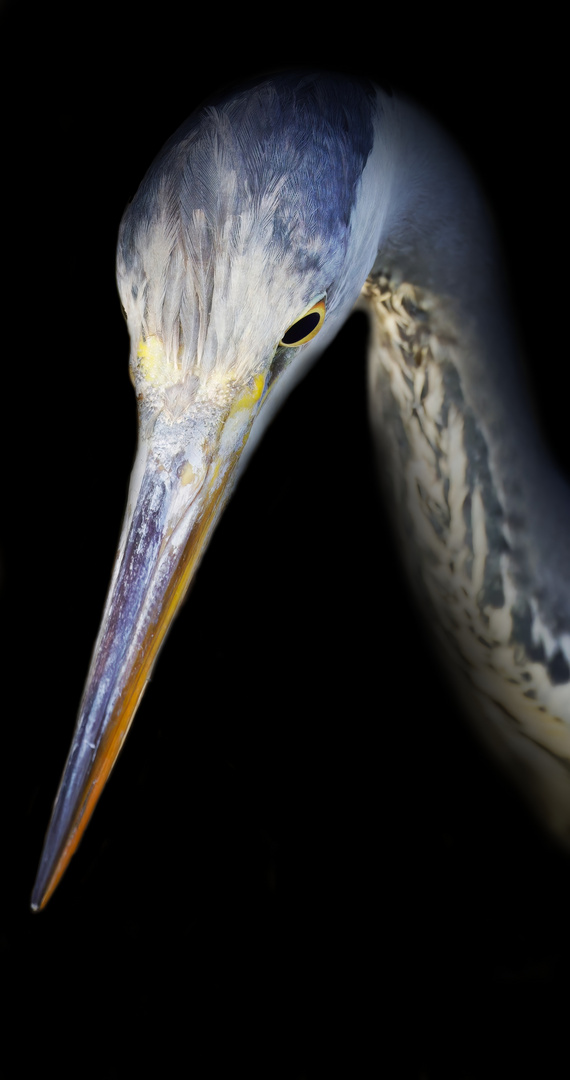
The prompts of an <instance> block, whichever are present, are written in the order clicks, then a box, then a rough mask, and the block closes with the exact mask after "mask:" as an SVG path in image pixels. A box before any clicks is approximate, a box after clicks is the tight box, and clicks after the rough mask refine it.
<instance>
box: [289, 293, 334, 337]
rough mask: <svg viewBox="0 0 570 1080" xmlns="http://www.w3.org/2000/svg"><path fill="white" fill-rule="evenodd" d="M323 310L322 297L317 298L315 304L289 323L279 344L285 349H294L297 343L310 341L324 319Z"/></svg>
mask: <svg viewBox="0 0 570 1080" xmlns="http://www.w3.org/2000/svg"><path fill="white" fill-rule="evenodd" d="M325 312H326V304H325V298H324V297H323V298H322V300H317V302H316V304H313V306H312V308H309V310H308V311H306V312H305V314H304V315H302V316H301V318H300V319H297V321H296V322H294V323H291V326H290V327H289V329H288V330H286V331H285V333H284V334H283V337H282V338H281V341H280V342H279V344H280V345H284V346H285V348H287V349H292V348H295V349H296V348H297V346H298V345H304V344H305V342H306V341H310V340H311V338H314V337H315V335H316V334H318V332H319V330H320V329H321V326H322V325H323V322H324V321H325Z"/></svg>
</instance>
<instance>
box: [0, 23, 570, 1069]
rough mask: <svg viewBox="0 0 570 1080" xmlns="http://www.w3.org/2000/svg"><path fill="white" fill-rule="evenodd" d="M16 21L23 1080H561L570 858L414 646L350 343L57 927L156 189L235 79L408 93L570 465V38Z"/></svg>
mask: <svg viewBox="0 0 570 1080" xmlns="http://www.w3.org/2000/svg"><path fill="white" fill-rule="evenodd" d="M0 12H1V23H0V33H1V41H2V51H3V57H4V61H3V85H2V101H3V110H2V111H3V116H4V122H5V131H4V135H3V140H2V146H3V154H2V157H3V166H2V174H3V179H4V181H5V185H4V191H5V195H4V215H3V217H4V234H5V240H4V242H3V252H4V254H3V263H4V270H5V271H6V274H5V281H4V287H3V305H2V307H3V323H4V325H3V334H2V342H3V348H2V351H3V358H4V362H3V369H4V394H3V399H2V400H3V416H4V431H5V436H6V437H5V440H4V477H5V482H4V489H3V505H2V533H1V539H0V543H1V555H2V564H3V566H2V570H3V583H2V587H3V593H2V598H3V618H2V629H3V633H4V645H3V659H4V664H3V674H2V690H3V694H2V699H3V724H2V731H3V741H4V748H3V749H4V759H3V761H4V764H3V783H2V797H3V800H4V806H3V808H2V809H3V815H2V830H3V832H2V852H3V860H2V870H3V875H2V876H3V881H2V900H1V912H0V914H1V920H2V922H1V926H0V934H1V938H0V950H1V951H0V965H1V967H0V970H1V972H2V982H3V984H4V992H5V997H7V998H8V1001H9V1005H8V1009H7V1010H6V1008H4V1010H3V1025H4V1028H5V1030H4V1033H3V1036H2V1042H3V1045H4V1052H5V1053H8V1054H10V1053H13V1052H15V1053H17V1055H18V1062H19V1068H20V1071H21V1072H22V1074H27V1073H28V1072H30V1071H31V1070H32V1069H34V1068H36V1067H39V1066H40V1065H42V1064H47V1065H48V1066H50V1067H52V1066H55V1065H57V1069H58V1070H59V1072H60V1074H62V1075H67V1074H68V1073H69V1074H70V1075H71V1073H73V1074H74V1075H78V1074H80V1073H81V1072H82V1071H86V1072H87V1075H89V1072H90V1069H91V1068H95V1067H97V1068H98V1069H100V1070H101V1071H103V1072H104V1073H105V1074H106V1075H108V1076H119V1075H121V1076H123V1075H131V1073H133V1074H134V1073H135V1072H138V1071H139V1069H141V1068H145V1067H147V1068H148V1067H150V1068H152V1069H153V1070H154V1069H156V1068H160V1070H161V1072H162V1073H163V1074H165V1075H170V1074H172V1073H173V1072H174V1070H176V1071H177V1073H178V1072H179V1071H183V1072H188V1073H189V1074H192V1075H194V1074H195V1075H197V1076H205V1075H207V1076H213V1077H214V1076H222V1075H225V1074H226V1073H227V1072H231V1074H232V1075H236V1074H238V1075H241V1074H242V1073H243V1074H244V1075H246V1074H247V1075H249V1076H257V1075H259V1076H266V1077H271V1078H273V1077H275V1078H287V1080H301V1078H306V1080H312V1078H313V1077H320V1076H330V1075H333V1076H347V1075H350V1076H361V1075H373V1074H375V1075H381V1076H389V1077H400V1076H401V1077H407V1076H410V1077H415V1078H417V1080H440V1078H445V1077H453V1078H454V1080H475V1078H477V1080H479V1078H487V1077H493V1076H501V1077H510V1076H513V1077H514V1076H517V1077H519V1076H523V1075H532V1076H538V1075H540V1076H541V1077H557V1076H566V1075H567V1054H566V1027H567V1016H568V1007H569V1005H570V994H569V992H568V988H567V972H568V967H569V964H568V961H569V945H568V933H567V925H568V917H567V912H568V911H569V910H570V862H569V861H568V859H567V857H566V856H564V855H562V854H560V853H559V852H558V851H557V850H556V849H554V848H553V847H552V846H551V844H550V843H549V841H548V839H547V838H546V837H545V836H544V835H543V834H542V832H541V830H540V828H539V826H538V825H537V824H535V822H534V820H533V819H532V818H531V817H530V816H529V815H528V814H527V812H526V810H525V808H524V806H523V805H522V804H521V802H520V800H519V798H518V796H517V795H516V794H515V793H514V792H513V791H511V789H510V788H509V787H508V786H507V785H506V783H505V782H504V781H503V779H502V777H501V776H500V775H499V774H498V773H497V772H496V771H495V769H494V767H493V765H492V764H490V763H489V762H488V761H487V759H486V758H485V756H484V755H483V753H482V752H481V751H480V749H479V746H478V744H477V743H476V742H475V741H474V740H473V739H472V737H471V735H470V733H469V731H468V730H466V728H465V727H464V725H463V723H462V721H461V718H460V716H459V715H458V711H457V709H456V708H455V706H454V704H453V703H452V702H450V700H449V698H448V697H447V694H446V691H445V687H444V686H443V685H442V684H441V682H440V681H439V678H438V675H437V671H436V668H435V666H434V663H433V659H432V657H431V656H430V654H429V650H428V649H427V647H426V642H425V640H424V638H423V637H422V635H421V631H420V630H419V628H418V627H417V623H416V620H415V616H414V613H413V610H412V609H411V608H410V606H409V602H408V600H407V597H406V594H405V583H404V582H402V581H401V580H400V578H399V576H398V570H397V565H396V564H395V559H394V552H393V550H392V548H391V546H390V541H389V538H388V534H387V523H386V521H385V519H384V518H383V516H382V508H381V505H380V503H379V501H378V498H377V495H376V486H375V477H374V472H373V468H372V464H371V454H370V445H369V436H368V433H367V424H366V405H365V349H366V326H365V323H364V322H363V321H360V320H359V319H358V318H354V319H352V320H351V321H349V323H348V324H347V325H346V326H345V328H344V329H343V331H342V333H341V335H340V336H339V338H338V339H337V342H336V343H335V345H334V346H333V348H332V349H331V350H329V352H328V353H327V355H326V357H323V359H322V361H321V362H320V364H319V365H318V367H317V368H316V369H315V370H314V371H313V372H312V373H311V374H310V376H309V377H308V379H307V380H306V382H305V383H304V384H303V386H301V387H300V388H299V389H298V391H297V392H296V393H295V394H294V395H293V398H292V399H291V401H290V402H289V403H288V405H287V406H286V408H285V409H284V410H283V412H282V414H281V415H280V416H279V418H278V420H277V422H276V423H275V424H274V426H273V428H272V429H271V431H270V433H269V434H268V436H267V437H266V439H265V442H264V444H263V446H262V448H261V450H260V452H259V453H258V454H257V456H256V458H255V460H254V462H253V464H252V465H251V467H250V470H249V472H248V474H247V475H246V477H245V478H244V479H243V481H242V483H241V485H240V487H239V490H238V492H237V494H236V497H235V499H234V501H233V502H232V504H231V505H230V507H229V508H228V510H227V512H226V514H225V517H224V519H223V522H222V524H221V525H220V527H219V530H218V532H217V533H216V535H215V537H214V539H213V541H212V544H211V547H210V549H209V551H208V553H207V555H206V557H205V559H204V562H203V565H202V568H201V570H200V573H199V575H198V579H197V581H196V583H195V586H194V588H193V590H192V593H191V596H190V598H189V601H188V603H187V605H186V607H185V608H184V610H183V612H182V613H181V615H180V617H179V619H178V620H177V622H176V625H175V626H174V629H173V630H172V633H171V634H170V637H169V640H168V644H167V647H166V648H165V650H164V653H163V655H161V657H160V660H159V662H158V664H157V666H156V669H155V672H154V676H153V680H152V682H151V684H150V685H149V687H148V690H147V693H146V696H145V698H144V701H143V703H142V705H141V708H140V711H139V713H138V715H137V720H136V723H135V725H134V727H133V731H132V733H131V735H130V736H129V740H128V744H127V746H126V749H125V751H124V754H123V755H122V757H121V760H120V761H119V763H118V765H117V767H116V770H115V772H114V774H113V777H112V780H111V781H110V783H109V785H108V789H107V791H106V792H105V795H104V796H103V798H102V799H101V802H100V804H99V806H98V808H97V811H96V814H95V817H94V819H93V821H92V823H91V825H90V827H89V830H88V832H87V834H86V837H85V839H84V841H83V843H82V845H81V848H80V850H79V852H78V854H77V855H76V856H75V858H74V860H73V863H72V865H71V867H70V869H69V871H68V873H67V875H66V877H65V879H64V881H63V882H62V884H61V885H60V887H59V889H58V891H57V893H56V895H55V896H54V898H53V899H52V901H51V902H50V904H49V906H48V908H47V909H46V911H45V912H44V913H42V914H40V915H36V916H32V915H31V914H30V912H29V908H28V904H29V894H30V892H31V887H32V884H33V879H34V875H35V871H36V867H37V862H38V859H39V855H40V849H41V844H42V840H43V835H44V831H45V828H46V825H47V821H48V818H49V812H50V808H51V803H52V801H53V797H54V794H55V790H56V787H57V783H58V781H59V777H60V773H61V769H62V766H63V762H64V760H65V756H66V754H67V750H68V746H69V742H70V738H71V733H72V729H73V723H74V718H75V714H76V710H77V705H78V702H79V699H80V696H81V691H82V686H83V680H84V677H85V673H86V669H87V665H88V662H89V656H90V651H91V647H92V643H93V640H94V638H95V634H96V631H97V628H98V620H99V616H100V613H101V608H102V604H103V600H104V595H105V591H106V587H107V583H108V579H109V575H110V570H111V565H112V561H113V556H114V551H115V545H116V541H117V537H118V532H119V526H120V521H121V516H122V512H123V507H124V501H125V496H126V489H127V482H128V475H129V470H130V465H131V462H132V457H133V454H134V444H135V407H134V400H133V395H132V390H131V386H130V383H129V380H128V374H127V357H128V346H127V336H126V331H125V328H124V324H123V321H122V317H121V314H120V307H119V303H118V300H117V297H116V293H115V285H114V249H115V243H116V233H117V228H118V223H119V220H120V217H121V214H122V211H123V208H124V205H125V203H126V202H127V200H128V199H129V198H130V197H131V196H132V194H133V193H134V191H135V190H136V187H137V185H138V183H139V181H140V179H141V178H142V175H143V173H144V171H145V169H146V167H147V165H148V164H149V163H150V161H151V160H152V158H153V156H154V154H155V153H156V152H157V150H158V149H159V148H160V146H161V144H162V143H163V141H164V140H165V139H166V138H167V137H168V136H169V135H170V134H171V132H172V131H173V130H174V129H175V127H176V126H177V125H178V124H179V123H180V122H181V121H182V120H183V119H184V118H185V116H186V115H187V114H188V112H190V111H191V109H192V108H193V107H194V106H195V105H196V104H197V103H198V102H199V101H200V100H201V99H202V98H203V97H205V96H207V94H208V93H209V92H211V91H214V90H215V89H217V88H218V87H219V85H220V82H228V81H232V80H235V79H237V78H239V77H240V76H242V75H244V74H250V73H252V72H255V71H257V70H260V69H261V70H264V69H266V68H271V67H273V66H285V65H287V64H296V63H297V64H315V66H319V65H320V66H328V67H331V68H337V69H340V70H349V71H358V72H359V73H361V74H367V75H371V76H372V77H374V78H376V80H377V81H380V82H382V83H384V84H385V85H386V84H388V85H390V84H391V85H392V86H394V87H395V88H399V89H402V90H404V91H405V92H407V93H409V94H411V95H412V96H414V97H416V98H417V99H418V100H419V101H421V102H422V103H423V104H424V105H425V106H426V107H427V108H428V109H430V110H431V111H432V112H435V114H436V115H437V116H439V117H440V119H441V120H442V122H443V123H444V124H445V125H446V126H447V127H448V128H449V129H450V130H451V131H452V132H453V133H454V135H455V137H456V138H457V139H458V140H459V141H460V142H461V143H462V144H463V145H464V147H465V149H466V151H467V152H468V153H469V154H470V155H471V157H472V159H473V162H474V165H475V168H476V170H477V171H478V173H479V175H480V177H481V181H482V183H483V184H484V186H485V188H486V190H487V193H488V197H489V200H490V203H491V206H492V208H493V213H494V216H495V218H496V220H497V223H498V225H499V228H500V231H501V235H502V236H503V238H504V244H505V253H506V258H507V262H508V267H509V274H510V280H511V281H512V287H513V299H514V304H515V307H516V309H517V311H518V315H519V323H520V328H521V333H522V337H523V341H524V345H525V349H526V352H527V353H528V356H529V357H530V358H531V359H533V358H534V361H535V365H534V367H533V369H532V371H533V379H534V392H535V395H536V398H537V404H538V407H539V409H540V410H541V413H542V416H543V423H544V425H545V427H546V428H547V430H548V433H549V435H550V437H551V439H552V442H553V446H554V448H555V450H556V452H557V453H558V454H559V456H560V457H561V458H563V457H564V453H565V450H566V443H567V438H566V434H567V428H568V423H567V398H566V385H567V382H566V365H567V356H566V353H565V351H564V349H565V344H564V342H565V336H564V335H565V324H566V321H567V316H566V305H567V286H566V280H565V277H564V268H565V259H564V252H565V250H566V246H567V221H566V218H565V215H564V213H563V207H564V206H565V203H566V199H567V190H566V188H567V185H566V179H565V175H564V172H563V166H562V154H563V151H564V149H565V148H564V141H565V130H566V127H567V120H566V115H567V101H566V85H565V81H564V77H563V68H562V65H561V62H560V59H561V58H560V53H561V48H559V47H558V45H557V37H558V34H557V31H556V27H551V26H548V27H546V26H545V25H544V24H543V23H541V25H540V27H536V26H530V25H522V26H520V25H510V26H509V27H508V28H507V29H501V30H499V28H498V26H497V25H496V24H495V21H494V18H493V16H492V13H491V12H485V11H483V10H482V9H480V8H477V17H476V18H475V16H471V15H470V14H469V12H467V13H465V12H462V13H461V14H460V17H459V16H458V15H457V14H456V15H455V16H454V18H453V19H451V18H450V17H449V16H447V15H444V14H443V13H442V14H440V15H438V16H437V17H436V16H435V15H434V13H433V12H430V13H427V14H426V12H425V10H424V16H423V17H422V18H420V17H419V16H417V15H414V14H413V12H412V13H410V11H409V9H406V11H405V12H404V11H398V12H396V13H395V14H394V15H393V16H392V17H389V16H387V15H386V14H384V13H382V14H379V15H378V16H377V17H375V18H374V17H372V16H371V14H370V12H365V11H363V10H361V9H359V11H358V13H355V16H353V13H352V12H350V11H348V10H347V11H346V12H345V13H344V18H343V19H342V20H339V19H338V17H337V16H335V15H334V14H333V13H332V11H330V10H316V11H311V12H302V13H299V14H296V13H295V11H294V10H293V9H291V10H289V9H281V10H280V11H279V12H275V11H274V10H273V9H272V13H271V15H270V16H269V15H267V17H266V13H265V11H263V12H260V13H259V14H257V15H255V16H254V15H252V14H247V12H246V11H245V10H244V11H241V12H235V11H234V12H232V14H231V15H229V16H228V14H227V13H222V12H221V11H219V10H218V9H217V8H215V7H211V8H210V9H209V10H208V11H206V12H202V11H200V12H197V11H196V9H195V8H192V7H191V6H184V7H181V8H177V7H173V6H172V5H168V4H161V5H157V6H156V8H155V9H153V10H152V12H149V13H148V15H146V16H145V14H144V9H143V7H142V6H141V5H139V6H124V7H122V6H121V5H119V6H118V7H115V8H114V9H113V13H112V14H111V13H109V14H105V12H104V9H99V8H97V9H96V8H95V7H93V8H91V9H79V8H75V7H73V8H71V7H69V8H60V9H59V10H58V11H57V12H54V11H50V12H49V13H46V12H45V9H41V10H40V9H39V8H35V7H30V6H29V5H23V4H20V5H11V6H10V5H8V6H4V8H3V9H0ZM428 14H429V18H428ZM269 20H270V21H269ZM347 364H350V365H351V374H350V379H349V380H347V379H346V374H345V373H346V365H347ZM339 399H340V400H341V401H343V402H344V413H343V424H344V423H345V424H346V429H345V433H344V434H343V438H342V452H341V453H340V454H339V453H338V447H339V441H338V437H337V434H336V430H335V424H336V418H337V416H338V403H339ZM308 461H311V470H310V472H311V477H312V478H314V477H315V476H317V477H318V483H317V484H315V483H314V480H313V479H311V481H309V477H308V469H307V462H308ZM315 462H316V463H317V464H316V466H315V465H314V463H315ZM566 465H567V462H566ZM22 1025H23V1028H24V1030H25V1036H24V1037H23V1038H22V1036H21V1035H20V1031H21V1030H22Z"/></svg>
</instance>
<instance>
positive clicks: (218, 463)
mask: <svg viewBox="0 0 570 1080" xmlns="http://www.w3.org/2000/svg"><path fill="white" fill-rule="evenodd" d="M263 390H264V380H263V378H262V377H259V378H257V379H254V380H252V383H251V384H250V385H249V387H248V388H247V389H246V391H245V393H242V394H241V396H240V397H239V399H238V400H236V401H234V403H233V404H232V406H231V407H230V408H229V409H228V408H226V409H225V410H222V412H221V413H220V415H219V416H218V417H217V419H215V421H214V423H212V412H215V409H212V406H211V403H208V406H209V407H207V408H205V409H203V410H202V418H200V416H198V418H196V416H193V417H191V418H190V421H189V424H187V425H185V424H182V425H181V424H180V423H173V422H170V421H164V419H163V418H160V419H161V422H160V423H158V422H157V423H156V424H154V427H153V432H152V435H151V437H150V438H149V439H148V440H141V441H140V443H139V450H138V453H137V458H136V460H135V465H134V468H133V474H132V477H131V487H130V491H129V500H128V504H127V511H126V514H125V520H124V523H123V530H122V535H121V539H120V543H119V550H118V553H117V558H116V562H115V568H114V572H113V577H112V580H111V585H110V588H109V593H108V596H107V600H106V603H105V608H104V612H103V618H102V622H101V628H100V631H99V636H98V639H97V642H96V644H95V648H94V651H93V657H92V661H91V667H90V670H89V673H88V676H87V682H86V686H85V691H84V694H83V699H82V702H81V705H80V710H79V717H78V721H77V726H76V729H75V733H74V737H73V742H72V746H71V750H70V753H69V757H68V759H67V763H66V765H65V769H64V772H63V777H62V780H61V783H60V787H59V790H58V793H57V797H56V800H55V803H54V807H53V812H52V817H51V821H50V824H49V828H48V831H47V835H46V839H45V843H44V848H43V852H42V858H41V862H40V867H39V870H38V875H37V878H36V882H35V886H34V891H33V894H32V909H33V910H39V909H41V908H43V907H44V906H45V904H46V903H47V901H48V900H49V898H50V896H51V895H52V893H53V891H54V889H55V888H56V886H57V884H58V882H59V880H60V878H61V877H62V875H63V873H64V871H65V869H66V867H67V865H68V863H69V861H70V859H71V857H72V855H73V854H74V852H75V850H76V848H77V845H78V844H79V841H80V839H81V837H82V835H83V832H84V830H85V828H86V826H87V824H88V822H89V819H90V817H91V815H92V813H93V810H94V809H95V806H96V804H97V800H98V799H99V796H100V795H101V792H102V791H103V788H104V786H105V782H106V780H107V778H108V776H109V774H110V772H111V769H112V768H113V765H114V764H115V761H116V760H117V757H118V754H119V751H120V749H121V746H122V745H123V741H124V739H125V736H126V734H127V732H128V730H129V727H130V725H131V723H132V721H133V718H134V715H135V712H136V710H137V706H138V704H139V702H140V700H141V697H142V695H143V692H144V689H145V686H146V683H147V681H148V679H149V677H150V674H151V671H152V667H153V664H154V661H155V660H156V657H157V654H158V652H159V649H160V647H161V645H162V642H163V641H164V638H165V636H166V633H167V631H168V628H169V626H170V625H171V623H172V620H173V618H174V616H175V615H176V612H177V611H178V610H179V608H180V605H181V603H182V601H183V600H184V597H185V595H186V593H187V590H188V587H189V585H190V582H191V580H192V577H193V575H194V572H195V570H196V568H197V566H198V563H199V561H200V558H201V556H202V555H203V553H204V551H205V549H206V547H207V545H208V539H209V537H210V534H211V532H212V530H213V528H214V526H215V525H216V522H217V521H218V519H219V517H220V514H221V512H222V509H223V507H224V505H225V503H226V502H227V499H228V497H229V494H230V492H231V489H232V486H233V480H234V479H235V473H236V467H237V465H238V462H239V458H240V454H241V450H242V449H243V446H244V445H245V443H246V441H247V438H248V435H249V431H250V429H251V424H252V422H253V419H254V417H255V415H256V412H257V409H258V407H259V404H260V399H261V397H262V396H263ZM204 417H206V418H207V419H206V420H205V419H204Z"/></svg>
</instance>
